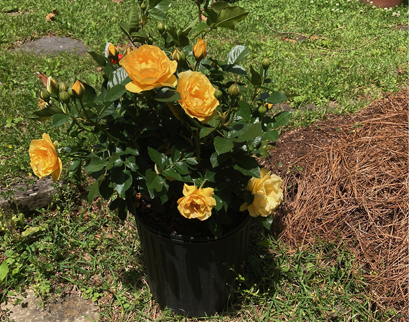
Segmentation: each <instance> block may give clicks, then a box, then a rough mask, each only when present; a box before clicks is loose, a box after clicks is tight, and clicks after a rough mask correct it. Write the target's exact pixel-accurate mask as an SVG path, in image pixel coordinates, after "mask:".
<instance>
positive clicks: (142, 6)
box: [141, 2, 147, 10]
mask: <svg viewBox="0 0 409 322" xmlns="http://www.w3.org/2000/svg"><path fill="white" fill-rule="evenodd" d="M146 8H147V5H146V3H145V2H144V3H142V4H141V9H142V10H145V9H146Z"/></svg>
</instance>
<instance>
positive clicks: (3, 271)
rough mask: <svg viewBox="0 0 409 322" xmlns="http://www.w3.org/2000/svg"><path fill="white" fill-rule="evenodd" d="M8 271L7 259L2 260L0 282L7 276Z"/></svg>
mask: <svg viewBox="0 0 409 322" xmlns="http://www.w3.org/2000/svg"><path fill="white" fill-rule="evenodd" d="M8 273H9V267H8V265H7V262H6V260H4V261H2V262H1V265H0V282H2V281H3V280H4V279H5V278H6V276H7V274H8Z"/></svg>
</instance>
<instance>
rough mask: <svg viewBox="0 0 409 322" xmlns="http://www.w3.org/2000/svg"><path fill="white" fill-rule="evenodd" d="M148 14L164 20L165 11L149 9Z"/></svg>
mask: <svg viewBox="0 0 409 322" xmlns="http://www.w3.org/2000/svg"><path fill="white" fill-rule="evenodd" d="M149 16H151V17H152V18H154V19H156V20H166V13H165V12H163V11H162V10H159V9H156V8H153V9H151V10H149Z"/></svg>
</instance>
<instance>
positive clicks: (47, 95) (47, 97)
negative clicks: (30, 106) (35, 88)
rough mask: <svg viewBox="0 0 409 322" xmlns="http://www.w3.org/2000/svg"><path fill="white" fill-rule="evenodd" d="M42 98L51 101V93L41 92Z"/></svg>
mask: <svg viewBox="0 0 409 322" xmlns="http://www.w3.org/2000/svg"><path fill="white" fill-rule="evenodd" d="M40 97H41V99H42V100H43V101H45V102H48V101H49V100H50V93H49V92H47V91H41V92H40Z"/></svg>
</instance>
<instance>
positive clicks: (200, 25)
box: [195, 22, 209, 35]
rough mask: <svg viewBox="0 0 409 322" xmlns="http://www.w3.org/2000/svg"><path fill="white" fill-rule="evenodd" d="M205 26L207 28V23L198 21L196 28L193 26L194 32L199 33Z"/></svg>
mask: <svg viewBox="0 0 409 322" xmlns="http://www.w3.org/2000/svg"><path fill="white" fill-rule="evenodd" d="M207 28H209V26H208V25H207V23H206V22H201V23H199V24H198V25H197V26H196V28H195V34H196V35H198V34H201V33H202V32H203V31H205V30H206V29H207Z"/></svg>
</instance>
